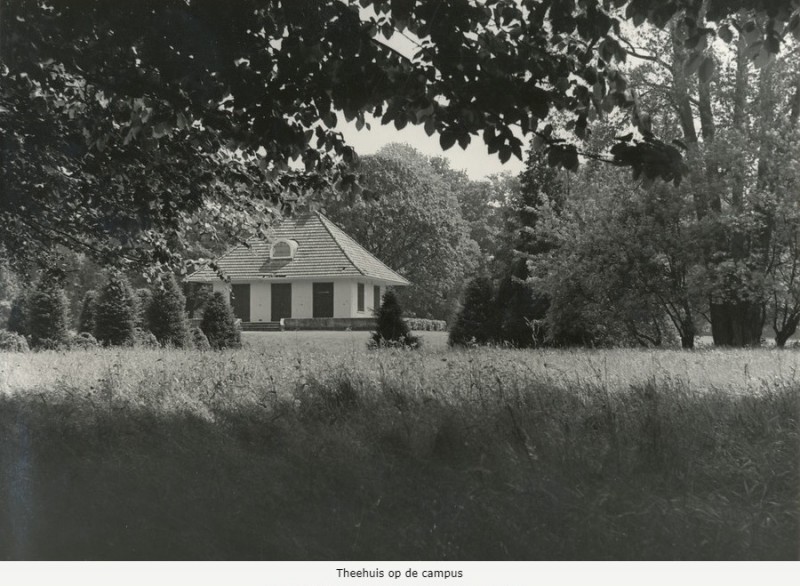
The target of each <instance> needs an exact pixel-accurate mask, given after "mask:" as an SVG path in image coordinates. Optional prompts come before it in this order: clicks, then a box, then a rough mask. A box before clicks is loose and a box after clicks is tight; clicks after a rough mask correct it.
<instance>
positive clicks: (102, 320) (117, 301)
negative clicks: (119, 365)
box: [94, 272, 136, 346]
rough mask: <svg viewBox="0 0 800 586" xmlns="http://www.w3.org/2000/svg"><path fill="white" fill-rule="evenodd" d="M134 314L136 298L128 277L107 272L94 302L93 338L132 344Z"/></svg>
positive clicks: (117, 344)
mask: <svg viewBox="0 0 800 586" xmlns="http://www.w3.org/2000/svg"><path fill="white" fill-rule="evenodd" d="M135 316H136V298H135V297H134V294H133V290H132V289H131V286H130V284H129V283H128V280H127V279H126V278H125V277H124V276H123V275H122V274H119V273H114V272H112V273H110V274H109V276H108V280H107V281H106V283H105V284H104V285H103V287H102V289H100V292H99V294H98V296H97V301H96V302H95V316H94V319H95V322H94V336H95V338H97V341H98V342H100V343H101V344H103V345H105V346H130V345H133V343H134V334H135V332H134V320H135Z"/></svg>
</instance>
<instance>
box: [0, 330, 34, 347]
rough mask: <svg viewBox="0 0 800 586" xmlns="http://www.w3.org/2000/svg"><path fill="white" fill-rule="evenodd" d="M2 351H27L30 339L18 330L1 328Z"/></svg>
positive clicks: (0, 341)
mask: <svg viewBox="0 0 800 586" xmlns="http://www.w3.org/2000/svg"><path fill="white" fill-rule="evenodd" d="M0 351H2V352H27V351H28V341H27V340H26V339H25V336H22V335H20V334H18V333H17V332H10V331H8V330H0Z"/></svg>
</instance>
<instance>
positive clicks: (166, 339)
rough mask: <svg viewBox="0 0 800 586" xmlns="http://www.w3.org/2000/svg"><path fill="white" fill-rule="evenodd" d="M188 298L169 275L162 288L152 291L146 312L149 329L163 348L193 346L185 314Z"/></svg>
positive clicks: (163, 281) (157, 287)
mask: <svg viewBox="0 0 800 586" xmlns="http://www.w3.org/2000/svg"><path fill="white" fill-rule="evenodd" d="M184 307H186V298H185V297H184V296H183V293H182V292H181V290H180V288H179V287H178V284H177V283H176V282H175V277H173V276H172V275H167V276H166V277H165V278H164V279H163V280H162V282H161V284H160V286H159V285H156V287H155V288H154V289H153V291H152V299H151V300H150V303H149V304H148V306H147V308H146V310H145V320H146V323H147V329H149V330H150V331H151V332H153V334H154V335H155V337H156V339H158V341H159V342H160V343H161V345H162V346H175V347H176V348H184V347H186V346H188V345H190V344H191V338H190V337H189V323H188V321H187V319H186V314H185V313H184Z"/></svg>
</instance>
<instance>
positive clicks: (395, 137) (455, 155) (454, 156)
mask: <svg viewBox="0 0 800 586" xmlns="http://www.w3.org/2000/svg"><path fill="white" fill-rule="evenodd" d="M340 119H341V117H340ZM370 124H371V126H372V128H371V130H367V129H366V128H363V129H361V130H360V131H359V130H356V125H355V122H348V123H345V122H344V121H342V122H340V123H339V125H338V127H337V130H339V131H340V132H341V133H342V134H343V135H344V138H345V140H346V141H347V144H349V145H350V146H352V147H353V148H355V149H356V152H357V153H358V154H359V155H370V154H372V153H374V152H376V151H378V150H379V149H380V148H381V147H382V146H383V145H385V144H389V143H392V142H402V143H407V144H410V145H411V146H413V147H414V148H415V149H417V150H418V151H420V152H422V153H424V154H426V155H428V156H431V157H434V156H443V157H446V158H447V159H449V161H450V166H451V167H452V168H453V169H457V170H463V171H466V173H467V175H468V176H469V178H470V179H483V178H484V177H486V176H487V175H491V174H493V173H501V172H503V171H507V172H510V173H512V174H514V175H516V174H517V173H520V172H521V171H522V170H523V169H524V167H525V165H524V163H523V161H520V160H519V159H517V158H516V157H514V156H512V157H511V159H510V160H509V161H508V162H507V163H506V164H502V163H501V162H500V158H499V157H498V156H497V153H495V154H493V155H490V154H489V153H488V152H487V150H486V149H487V147H486V143H484V142H483V138H481V137H480V136H473V137H472V142H471V143H470V144H469V146H468V147H467V149H466V150H462V149H461V147H460V146H458V144H456V145H454V146H452V147H450V149H448V150H447V151H443V150H442V147H441V146H439V135H438V134H434V135H433V136H428V135H427V134H425V131H424V130H423V128H422V126H413V125H411V124H409V125H408V126H406V127H405V128H404V129H403V130H397V129H396V128H395V127H394V126H393V125H387V126H381V124H380V121H379V120H371V121H370ZM526 150H527V146H526V147H525V148H524V149H523V154H524V153H525V152H526Z"/></svg>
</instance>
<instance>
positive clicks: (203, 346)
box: [189, 328, 211, 350]
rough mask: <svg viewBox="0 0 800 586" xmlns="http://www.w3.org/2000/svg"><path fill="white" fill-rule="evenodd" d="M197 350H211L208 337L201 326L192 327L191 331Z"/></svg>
mask: <svg viewBox="0 0 800 586" xmlns="http://www.w3.org/2000/svg"><path fill="white" fill-rule="evenodd" d="M189 335H190V336H191V340H192V345H193V346H194V349H195V350H211V344H209V342H208V338H206V335H205V334H204V333H203V330H201V329H200V328H192V329H191V331H190V332H189Z"/></svg>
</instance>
